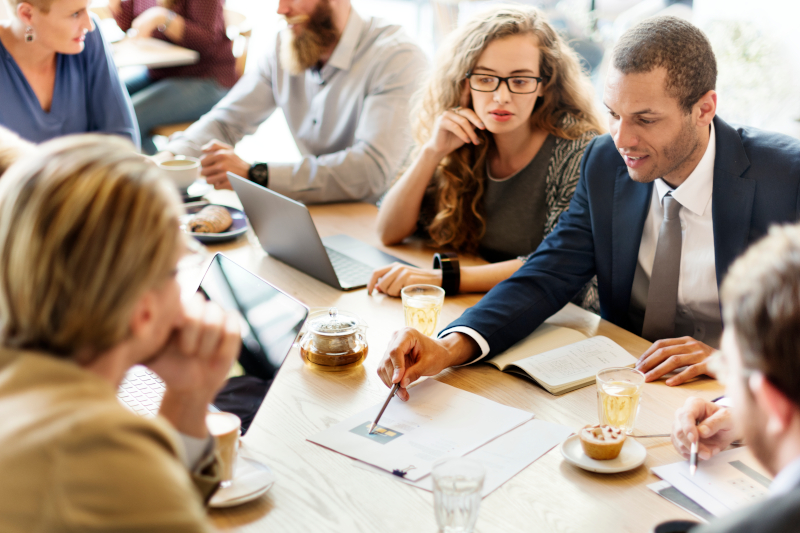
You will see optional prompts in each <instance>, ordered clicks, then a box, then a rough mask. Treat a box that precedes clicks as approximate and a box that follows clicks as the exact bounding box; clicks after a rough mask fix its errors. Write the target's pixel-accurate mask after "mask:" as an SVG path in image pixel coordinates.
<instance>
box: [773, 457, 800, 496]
mask: <svg viewBox="0 0 800 533" xmlns="http://www.w3.org/2000/svg"><path fill="white" fill-rule="evenodd" d="M798 486H800V457H798V458H797V459H795V460H794V461H792V462H791V463H789V464H788V465H786V466H785V467H783V470H781V471H780V472H778V475H777V476H775V479H774V480H773V481H772V483H771V484H770V486H769V492H770V494H771V495H772V496H780V495H781V494H786V493H787V492H789V491H790V490H792V489H794V488H796V487H798Z"/></svg>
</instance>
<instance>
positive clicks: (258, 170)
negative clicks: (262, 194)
mask: <svg viewBox="0 0 800 533" xmlns="http://www.w3.org/2000/svg"><path fill="white" fill-rule="evenodd" d="M247 178H248V179H249V180H250V181H253V182H255V183H258V184H259V185H261V186H262V187H269V168H267V164H266V163H253V166H251V167H250V170H248V171H247Z"/></svg>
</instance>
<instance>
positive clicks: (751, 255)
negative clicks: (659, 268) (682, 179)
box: [721, 225, 800, 406]
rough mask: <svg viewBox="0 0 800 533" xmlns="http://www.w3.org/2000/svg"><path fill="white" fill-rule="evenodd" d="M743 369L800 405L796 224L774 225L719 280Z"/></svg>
mask: <svg viewBox="0 0 800 533" xmlns="http://www.w3.org/2000/svg"><path fill="white" fill-rule="evenodd" d="M721 298H722V313H723V317H724V319H725V326H726V327H731V326H733V330H734V334H735V338H736V342H737V344H738V346H739V350H740V352H741V354H742V363H743V364H744V366H745V368H749V369H754V370H758V371H760V372H761V373H762V374H764V376H765V377H766V378H767V379H768V380H769V381H770V382H771V383H772V384H773V385H775V386H776V387H777V388H778V389H779V390H780V391H781V392H783V394H785V395H786V397H787V398H789V399H790V400H791V401H792V402H794V403H795V404H796V405H797V406H800V225H786V226H774V227H773V228H772V229H770V232H769V234H768V235H767V236H766V237H765V238H763V239H761V240H760V241H759V242H757V243H756V244H754V245H753V246H751V247H750V248H749V249H748V250H747V252H746V253H745V254H744V255H743V256H742V257H740V258H739V259H737V260H736V262H735V263H734V264H733V265H732V266H731V268H730V271H729V272H728V275H727V276H726V277H725V282H724V283H723V284H722V291H721Z"/></svg>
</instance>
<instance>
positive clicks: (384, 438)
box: [350, 422, 403, 444]
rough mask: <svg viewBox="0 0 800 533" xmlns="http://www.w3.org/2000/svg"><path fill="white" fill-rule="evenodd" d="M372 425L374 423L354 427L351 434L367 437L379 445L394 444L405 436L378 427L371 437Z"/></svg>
mask: <svg viewBox="0 0 800 533" xmlns="http://www.w3.org/2000/svg"><path fill="white" fill-rule="evenodd" d="M371 425H372V422H365V423H363V424H359V425H358V426H356V427H354V428H353V429H351V430H350V433H354V434H356V435H359V436H361V437H366V438H368V439H370V440H371V441H374V442H377V443H378V444H388V443H390V442H392V441H393V440H394V439H396V438H398V437H402V436H403V434H402V433H400V432H399V431H395V430H393V429H389V428H387V427H383V426H377V427H376V428H375V431H373V432H372V434H371V435H370V433H369V428H370V426H371Z"/></svg>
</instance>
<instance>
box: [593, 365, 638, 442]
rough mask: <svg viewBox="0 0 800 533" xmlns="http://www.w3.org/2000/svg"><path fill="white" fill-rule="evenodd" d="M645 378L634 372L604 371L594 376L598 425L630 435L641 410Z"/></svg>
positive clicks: (632, 370) (616, 369)
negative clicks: (620, 430)
mask: <svg viewBox="0 0 800 533" xmlns="http://www.w3.org/2000/svg"><path fill="white" fill-rule="evenodd" d="M643 386H644V374H642V373H641V372H639V371H638V370H635V369H633V368H626V367H625V368H605V369H603V370H601V371H599V372H598V373H597V415H598V417H599V418H600V423H601V424H605V425H608V426H614V427H617V428H620V429H622V430H623V431H625V433H627V434H628V435H630V434H631V433H633V427H634V425H635V424H636V415H637V414H639V407H640V406H641V402H640V399H641V396H642V387H643Z"/></svg>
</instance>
